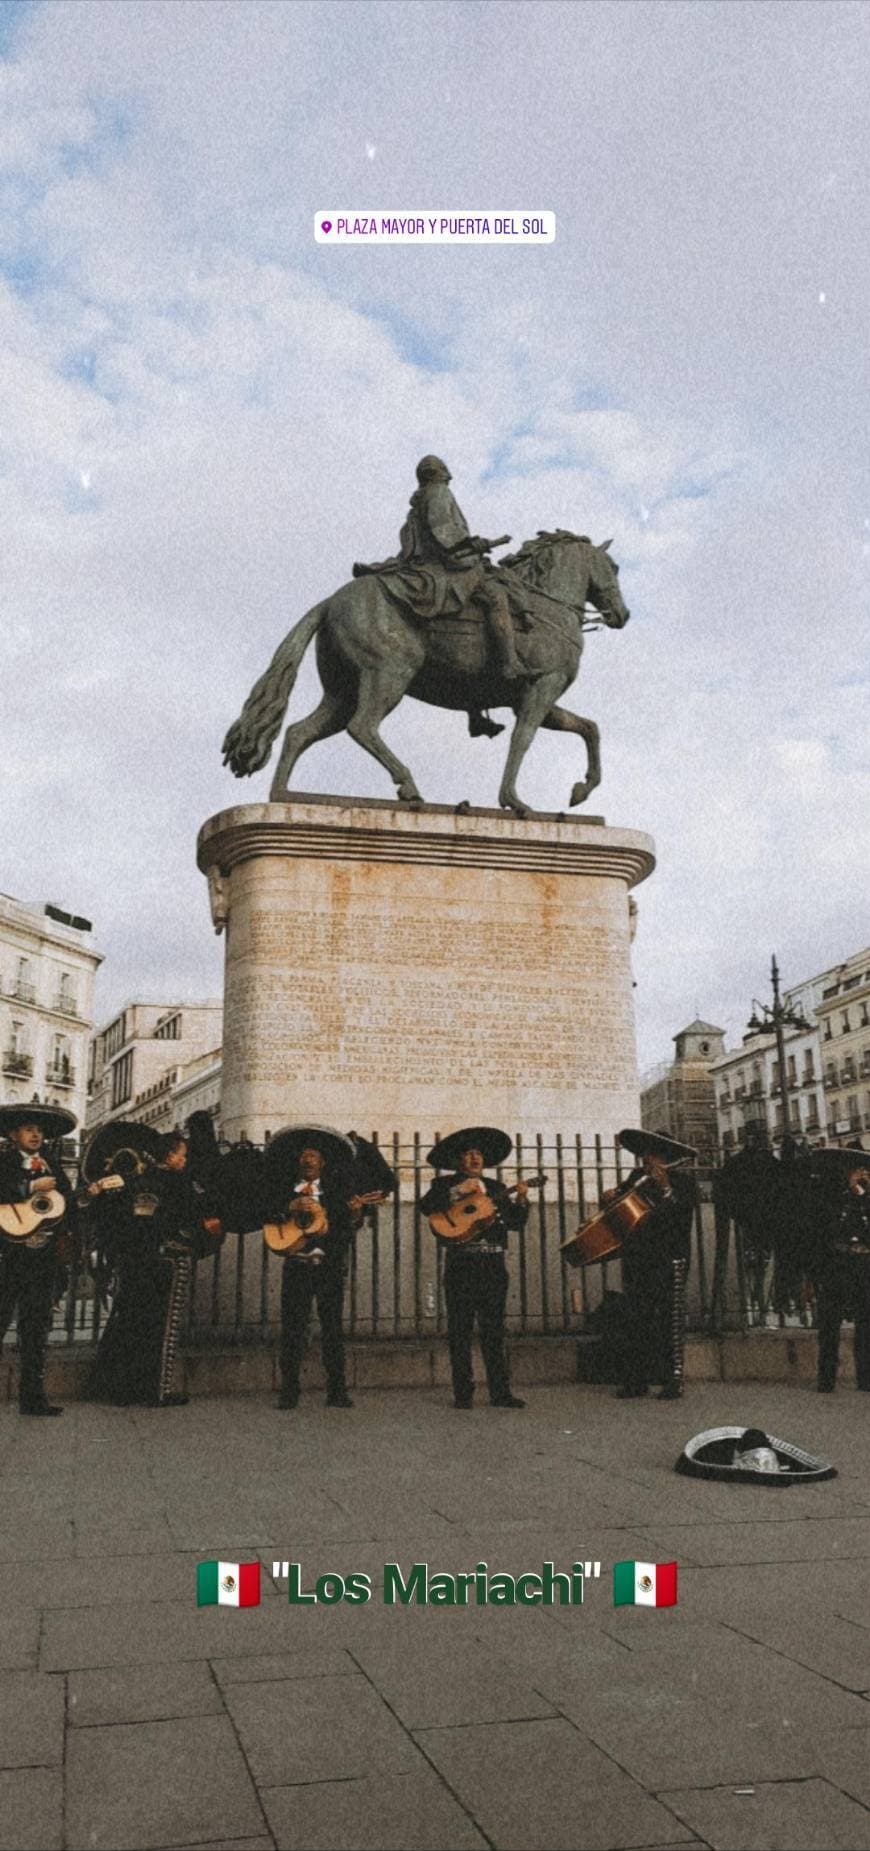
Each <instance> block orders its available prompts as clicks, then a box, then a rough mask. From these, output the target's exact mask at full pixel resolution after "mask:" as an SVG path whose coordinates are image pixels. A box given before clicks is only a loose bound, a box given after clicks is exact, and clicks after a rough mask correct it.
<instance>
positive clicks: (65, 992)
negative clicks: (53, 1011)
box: [57, 970, 77, 1015]
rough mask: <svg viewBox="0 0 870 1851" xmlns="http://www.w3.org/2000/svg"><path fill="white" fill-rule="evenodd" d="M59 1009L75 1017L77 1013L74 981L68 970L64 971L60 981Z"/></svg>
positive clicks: (58, 992)
mask: <svg viewBox="0 0 870 1851" xmlns="http://www.w3.org/2000/svg"><path fill="white" fill-rule="evenodd" d="M57 1007H58V1009H60V1010H62V1011H63V1012H64V1014H66V1015H75V1014H76V1013H77V1010H76V998H75V991H74V989H73V980H72V976H71V974H70V972H69V971H68V970H62V971H61V973H60V980H59V982H58V988H57Z"/></svg>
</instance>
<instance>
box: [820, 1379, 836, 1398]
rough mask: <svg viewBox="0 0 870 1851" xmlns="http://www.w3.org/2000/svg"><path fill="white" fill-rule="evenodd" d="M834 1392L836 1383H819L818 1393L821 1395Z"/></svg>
mask: <svg viewBox="0 0 870 1851" xmlns="http://www.w3.org/2000/svg"><path fill="white" fill-rule="evenodd" d="M833 1392H834V1384H833V1382H819V1383H818V1384H817V1393H818V1394H820V1395H832V1394H833Z"/></svg>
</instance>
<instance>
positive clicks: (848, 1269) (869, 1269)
mask: <svg viewBox="0 0 870 1851" xmlns="http://www.w3.org/2000/svg"><path fill="white" fill-rule="evenodd" d="M812 1163H813V1173H814V1176H815V1189H814V1191H813V1194H814V1197H815V1214H814V1216H813V1238H812V1241H811V1246H810V1252H809V1257H808V1265H807V1271H808V1273H809V1275H810V1278H811V1279H812V1282H813V1285H814V1286H815V1290H816V1295H817V1301H818V1329H819V1365H818V1390H819V1394H820V1395H830V1394H832V1393H833V1391H834V1387H835V1385H836V1380H837V1362H838V1359H839V1353H840V1327H841V1325H842V1323H843V1320H844V1318H853V1319H854V1323H855V1339H854V1341H855V1385H856V1387H857V1388H859V1389H861V1390H863V1392H864V1393H865V1394H870V1159H868V1157H867V1155H866V1153H865V1152H863V1151H860V1150H840V1149H837V1148H833V1147H832V1148H829V1149H822V1150H816V1151H814V1152H813V1157H812Z"/></svg>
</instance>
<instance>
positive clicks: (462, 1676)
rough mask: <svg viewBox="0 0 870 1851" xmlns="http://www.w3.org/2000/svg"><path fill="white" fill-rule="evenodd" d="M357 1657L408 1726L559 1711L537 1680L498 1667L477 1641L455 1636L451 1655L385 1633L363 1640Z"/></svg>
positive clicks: (479, 1721) (452, 1723)
mask: <svg viewBox="0 0 870 1851" xmlns="http://www.w3.org/2000/svg"><path fill="white" fill-rule="evenodd" d="M432 1643H434V1641H433V1642H432ZM354 1657H355V1658H356V1660H357V1663H358V1664H359V1665H360V1666H361V1667H362V1670H363V1671H364V1672H365V1674H366V1676H367V1677H368V1678H369V1679H370V1680H371V1682H372V1683H373V1684H374V1686H375V1688H376V1689H377V1690H379V1691H380V1692H381V1693H382V1694H383V1696H384V1698H385V1699H386V1701H387V1703H388V1704H389V1706H390V1708H391V1709H392V1710H394V1711H395V1714H396V1715H397V1716H398V1717H399V1720H400V1721H401V1722H403V1723H404V1724H405V1727H406V1728H408V1729H414V1730H418V1729H426V1728H430V1727H444V1726H452V1727H455V1726H456V1725H458V1724H460V1723H488V1722H507V1721H510V1720H511V1719H513V1718H517V1719H518V1718H524V1717H525V1718H528V1717H532V1716H552V1715H553V1714H554V1709H553V1705H552V1704H551V1703H548V1701H547V1699H546V1698H545V1697H542V1696H541V1695H540V1694H539V1692H538V1691H536V1690H535V1689H534V1687H533V1685H532V1684H531V1683H529V1682H528V1681H527V1680H526V1679H525V1678H523V1677H521V1676H518V1675H517V1673H516V1672H515V1671H513V1670H512V1669H508V1668H507V1667H506V1666H504V1665H503V1664H502V1665H501V1666H497V1665H496V1663H495V1661H494V1660H493V1658H492V1656H491V1654H490V1653H489V1652H488V1651H486V1650H485V1648H484V1647H483V1646H482V1645H480V1644H479V1643H478V1642H477V1641H476V1640H468V1641H460V1640H452V1641H451V1642H450V1647H449V1649H448V1650H447V1652H446V1654H445V1652H444V1651H443V1650H440V1651H437V1652H433V1651H432V1650H431V1649H430V1650H428V1651H427V1650H426V1649H425V1648H421V1646H420V1645H418V1647H417V1649H416V1651H415V1652H414V1653H413V1654H411V1653H409V1651H408V1649H407V1645H406V1644H405V1642H404V1641H403V1640H402V1639H401V1638H388V1637H386V1636H385V1635H384V1634H382V1633H381V1634H378V1635H377V1636H376V1637H375V1638H373V1639H371V1640H366V1641H365V1642H364V1643H361V1644H359V1645H358V1646H357V1647H356V1648H355V1651H354Z"/></svg>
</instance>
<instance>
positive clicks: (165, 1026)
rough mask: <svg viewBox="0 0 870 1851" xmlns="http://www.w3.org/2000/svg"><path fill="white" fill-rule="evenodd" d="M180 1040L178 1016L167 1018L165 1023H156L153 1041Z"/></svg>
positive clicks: (179, 1019) (179, 1020) (179, 1017)
mask: <svg viewBox="0 0 870 1851" xmlns="http://www.w3.org/2000/svg"><path fill="white" fill-rule="evenodd" d="M180 1038H181V1016H180V1015H171V1016H167V1017H166V1020H165V1021H163V1022H158V1024H157V1027H156V1028H155V1030H154V1039H155V1041H178V1040H180Z"/></svg>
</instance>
